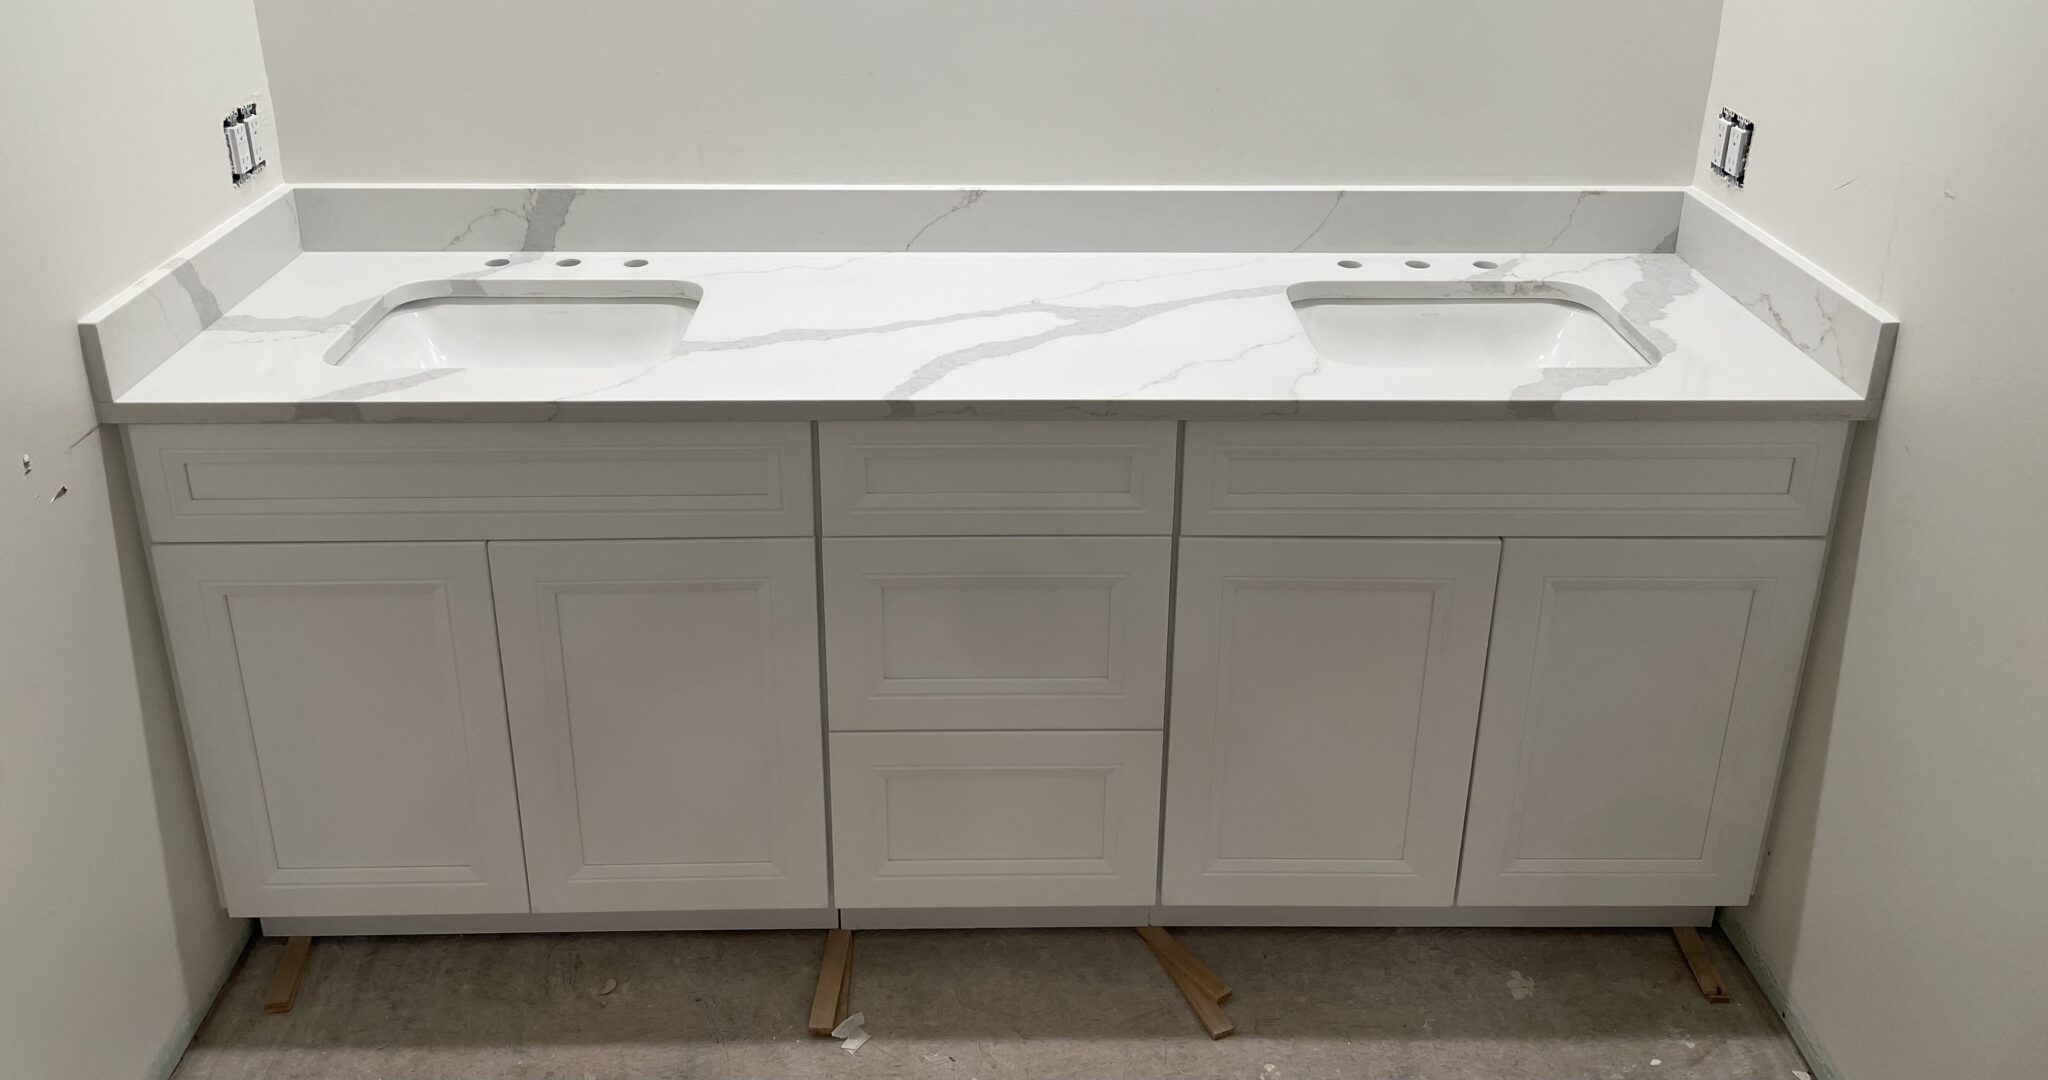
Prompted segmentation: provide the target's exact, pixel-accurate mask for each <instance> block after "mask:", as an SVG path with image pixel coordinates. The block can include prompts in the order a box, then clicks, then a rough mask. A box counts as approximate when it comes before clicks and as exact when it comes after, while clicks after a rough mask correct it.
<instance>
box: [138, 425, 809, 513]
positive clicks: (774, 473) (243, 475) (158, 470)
mask: <svg viewBox="0 0 2048 1080" xmlns="http://www.w3.org/2000/svg"><path fill="white" fill-rule="evenodd" d="M127 431H128V439H129V449H130V453H131V454H133V456H134V459H135V475H136V483H137V487H138V489H139V491H140V493H141V496H142V504H143V508H144V512H145V516H146V517H147V520H148V523H149V532H150V536H151V538H152V539H154V540H157V541H159V542H180V541H215V540H487V539H536V540H547V539H603V538H609V537H687V536H808V535H810V533H811V477H810V432H809V427H808V425H806V424H802V423H754V424H346V425H328V426H310V425H295V424H158V425H140V426H135V427H131V428H128V429H127Z"/></svg>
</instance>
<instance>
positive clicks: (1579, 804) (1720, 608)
mask: <svg viewBox="0 0 2048 1080" xmlns="http://www.w3.org/2000/svg"><path fill="white" fill-rule="evenodd" d="M1821 554H1822V541H1819V540H1510V541H1508V542H1507V550H1506V553H1505V555H1504V556H1503V558H1502V562H1501V580H1500V598H1499V601H1498V603H1497V606H1496V611H1495V616H1494V628H1493V651H1492V656H1491V659H1490V660H1489V662H1488V668H1487V676H1486V705H1485V709H1484V711H1483V712H1482V714H1481V717H1480V722H1479V748H1478V757H1477V760H1476V762H1475V765H1474V768H1473V774H1472V807H1471V811H1470V818H1469V821H1468V823H1467V827H1466V833H1465V858H1464V866H1463V869H1462V871H1461V874H1460V878H1459V885H1458V903H1459V904H1460V905H1499V904H1510V905H1518V904H1530V905H1551V904H1559V905H1564V904H1594V905H1616V906H1631V905H1706V904H1742V903H1746V902H1748V899H1749V890H1750V884H1751V880H1752V878H1753V877H1754V875H1755V871H1756V862H1757V854H1758V851H1759V850H1760V845H1761V844H1762V842H1763V835H1764V826H1765V821H1766V817H1767V815H1768V813H1769V810H1770V803H1771V790H1772V787H1773V784H1774V783H1775V781H1776V778H1777V770H1778V759H1779V754H1780V751H1781V750H1782V748H1783V745H1784V737H1785V728H1786V724H1787V722H1788V720H1789V718H1790V715H1791V709H1792V698H1793V693H1794V690H1795V688H1796V685H1797V681H1798V676H1799V668H1800V661H1801V657H1802V655H1803V653H1804V650H1805V642H1806V632H1807V626H1808V623H1809V621H1810V619H1811V617H1812V612H1813V597H1814V589H1815V586H1816V584H1817V582H1818V579H1819V575H1820V566H1821Z"/></svg>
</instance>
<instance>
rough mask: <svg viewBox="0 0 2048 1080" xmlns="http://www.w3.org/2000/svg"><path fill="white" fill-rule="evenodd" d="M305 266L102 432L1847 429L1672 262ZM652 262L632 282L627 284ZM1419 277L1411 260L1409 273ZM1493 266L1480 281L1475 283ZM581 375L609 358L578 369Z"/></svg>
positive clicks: (1836, 386)
mask: <svg viewBox="0 0 2048 1080" xmlns="http://www.w3.org/2000/svg"><path fill="white" fill-rule="evenodd" d="M492 257H493V253H488V252H471V251H459V252H309V253H305V254H301V255H298V256H297V257H296V258H294V259H292V260H291V261H290V262H289V263H288V264H287V265H285V266H284V268H283V269H282V270H281V271H279V272H278V273H277V274H276V275H275V276H273V277H272V278H270V279H269V280H268V281H266V282H264V283H263V284H262V285H260V286H258V287H256V288H255V289H254V290H253V291H252V292H250V293H249V294H248V295H247V297H246V298H245V299H243V300H242V301H241V302H240V303H238V304H235V305H234V306H233V307H232V308H231V309H229V310H227V311H225V312H223V313H222V314H221V317H220V318H218V319H216V320H213V321H212V322H211V324H210V325H208V326H206V328H205V329H203V330H201V331H200V332H199V333H198V335H197V336H196V337H195V338H193V339H192V340H191V341H189V342H188V343H186V344H185V345H184V346H183V347H182V348H180V349H178V351H177V352H176V353H174V354H173V355H171V357H170V358H169V359H168V360H166V361H165V362H163V363H162V364H161V365H159V366H157V367H156V368H155V370H153V371H150V372H149V373H148V374H147V375H145V376H143V377H142V378H141V379H140V380H139V381H137V382H136V383H135V384H134V385H133V386H132V387H129V388H128V389H126V390H125V391H124V392H121V393H120V394H119V395H118V396H117V397H116V398H115V399H114V400H113V401H112V402H111V403H109V404H105V405H102V407H101V408H102V413H101V415H102V418H103V419H105V420H108V421H111V422H120V423H141V422H225V421H295V420H296V421H358V420H362V421H397V420H618V419H845V418H869V417H898V416H905V417H908V416H953V417H959V416H999V417H1079V416H1110V417H1125V416H1128V417H1154V418H1156V417H1184V418H1252V417H1276V416H1279V417H1286V416H1299V417H1304V418H1311V419H1340V418H1360V419H1365V418H1389V419H1392V418H1415V419H1430V418H1441V419H1495V418H1528V419H1547V418H1565V419H1809V418H1830V417H1833V418H1858V417H1866V416H1870V415H1872V414H1873V413H1874V412H1875V403H1874V402H1871V401H1868V400H1866V399H1865V398H1864V397H1863V396H1862V395H1860V394H1859V393H1857V392H1856V391H1855V390H1853V389H1851V388H1850V387H1849V386H1847V385H1845V384H1844V383H1843V382H1842V381H1841V380H1840V379H1838V378H1837V377H1836V376H1834V375H1833V374H1831V373H1830V372H1829V371H1827V370H1826V369H1825V368H1823V367H1822V366H1820V365H1819V364H1817V363H1816V362H1815V361H1814V360H1813V359H1811V358H1809V357H1808V356H1807V355H1806V354H1805V353H1803V352H1801V351H1800V349H1798V348H1797V347H1795V346H1794V345H1792V344H1791V343H1789V342H1787V341H1786V340H1785V339H1784V338H1783V337H1781V336H1779V335H1778V334H1777V333H1775V332H1773V331H1772V330H1771V329H1770V328H1769V327H1767V326H1766V325H1765V324H1764V323H1763V322H1762V321H1761V320H1760V319H1759V318H1758V317H1757V316H1756V315H1755V314H1753V313H1752V312H1751V311H1749V310H1747V309H1745V308H1744V307H1743V306H1742V305H1741V304H1739V303H1738V302H1737V301H1736V300H1735V299H1733V298H1732V297H1730V296H1729V295H1728V294H1726V293H1724V292H1722V291H1721V290H1719V289H1717V288H1716V287H1715V286H1714V285H1712V284H1711V283H1709V282H1708V281H1706V280H1705V279H1704V278H1702V277H1701V276H1700V275H1699V274H1698V273H1696V272H1695V271H1694V270H1693V268H1692V267H1690V266H1689V265H1687V264H1686V262H1685V261H1684V260H1682V259H1681V258H1679V257H1678V256H1676V255H1668V254H1647V255H1559V254H1542V255H1526V256H1519V257H1517V256H1507V255H1498V254H1494V255H1472V254H1465V255H1419V256H1418V255H1414V254H1408V253H1403V254H1398V255H1358V256H1355V257H1353V258H1352V259H1351V260H1349V261H1355V262H1357V263H1359V264H1360V265H1358V266H1356V267H1345V266H1340V265H1339V264H1338V261H1337V258H1336V257H1335V256H1333V255H1331V254H1327V253H1318V254H1276V255H1256V254H1220V255H1202V254H989V253H922V252H892V253H880V254H851V253H832V254H816V255H805V254H762V253H747V254H683V253H673V254H663V253H645V252H637V253H620V254H608V253H596V252H579V253H578V255H577V257H578V258H579V259H580V262H579V263H578V264H577V265H574V266H567V267H565V266H560V265H557V263H558V261H560V257H559V256H558V255H556V254H554V253H535V252H526V253H508V254H506V255H503V256H499V258H502V259H505V260H509V262H508V263H507V264H506V265H503V266H500V267H490V266H487V265H485V263H486V260H487V259H489V258H492ZM629 258H632V259H644V260H645V263H646V264H645V265H643V266H637V267H629V266H627V265H626V261H627V260H628V259H629ZM1411 260H1413V261H1420V262H1427V263H1428V264H1429V265H1428V266H1427V267H1425V268H1417V267H1415V266H1413V265H1411ZM1480 260H1485V261H1489V262H1497V264H1498V265H1497V266H1496V267H1494V268H1482V267H1479V266H1477V265H1475V263H1476V262H1478V261H1480ZM561 282H576V283H578V284H577V285H576V286H575V288H576V289H577V290H578V291H580V292H586V293H587V292H591V291H595V292H597V293H599V294H603V293H605V292H606V291H607V290H614V289H616V290H617V291H618V292H619V293H621V294H632V293H647V292H655V293H659V292H662V291H664V290H674V291H676V292H682V293H684V294H686V295H697V294H698V292H699V291H701V300H700V303H699V307H698V309H697V311H696V313H695V317H694V320H693V321H692V322H691V323H690V326H689V329H688V333H687V335H686V336H685V338H684V340H683V342H682V344H681V345H680V347H678V348H676V349H675V350H674V351H673V352H672V353H671V354H670V355H668V356H666V357H664V358H662V359H660V360H659V361H657V362H653V363H639V364H635V365H631V366H602V365H600V366H578V367H546V368H540V367H525V368H504V367H490V368H484V367H478V368H436V369H429V370H424V371H410V372H394V371H391V370H383V371H378V370H371V369H363V368H356V367H349V366H337V365H336V364H334V363H331V362H330V360H332V359H334V358H336V357H338V356H339V355H340V354H341V353H342V352H344V351H345V350H346V348H347V346H348V345H349V343H350V342H352V341H353V340H355V338H356V337H358V336H360V335H361V334H362V333H364V332H366V331H367V330H368V328H369V327H370V326H371V325H373V324H374V323H375V321H376V320H377V319H378V318H380V317H382V315H383V314H384V313H385V312H386V311H387V310H388V309H389V308H390V307H391V306H392V305H393V304H395V303H397V302H399V301H401V300H404V299H413V298H419V297H422V296H437V295H462V296H488V295H522V294H523V295H545V294H548V293H549V291H550V290H557V291H559V289H560V285H559V284H558V283H561ZM1304 283H1336V286H1337V287H1339V288H1341V289H1353V288H1355V290H1356V292H1357V293H1358V294H1359V295H1370V296H1384V297H1475V296H1479V297H1484V296H1533V297H1554V298H1563V299H1570V300H1576V301H1578V302H1580V303H1584V304H1586V305H1587V306H1589V307H1592V308H1593V309H1594V310H1595V311H1596V312H1597V313H1600V314H1602V315H1603V316H1604V317H1606V318H1607V319H1608V321H1609V322H1610V323H1611V324H1613V325H1615V326H1616V328H1617V329H1618V330H1620V331H1621V332H1622V333H1623V335H1624V337H1625V338H1627V339H1628V340H1629V341H1631V342H1632V343H1633V344H1634V345H1635V346H1636V347H1637V349H1638V350H1639V351H1642V352H1643V353H1644V355H1645V356H1646V357H1647V358H1648V359H1650V360H1651V362H1650V363H1649V364H1648V365H1647V366H1642V367H1625V368H1624V367H1617V368H1598V367H1563V368H1548V369H1537V368H1533V367H1524V368H1519V369H1517V368H1513V367H1505V366H1503V367H1490V366H1489V367H1475V366H1446V365H1436V364H1431V363H1428V362H1426V360H1419V361H1418V362H1416V363H1412V364H1402V365H1399V366H1366V365H1356V364H1347V363H1343V362H1341V361H1337V360H1333V359H1330V358H1328V357H1324V356H1322V355H1319V354H1318V353H1317V351H1316V350H1315V349H1314V348H1313V347H1312V346H1311V344H1310V341H1309V338H1308V336H1307V334H1306V332H1305V331H1304V329H1303V327H1302V324H1301V322H1300V320H1299V319H1298V318H1297V317H1296V314H1295V312H1294V310H1293V308H1292V306H1291V300H1290V295H1289V290H1290V288H1293V287H1296V286H1300V285H1303V284H1304ZM579 359H580V360H582V361H585V362H586V363H590V362H596V361H601V360H602V358H601V357H580V358H579Z"/></svg>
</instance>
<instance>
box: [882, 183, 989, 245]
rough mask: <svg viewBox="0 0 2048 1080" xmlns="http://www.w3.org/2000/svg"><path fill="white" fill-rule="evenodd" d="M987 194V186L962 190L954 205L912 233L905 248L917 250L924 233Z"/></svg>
mask: <svg viewBox="0 0 2048 1080" xmlns="http://www.w3.org/2000/svg"><path fill="white" fill-rule="evenodd" d="M986 194H988V191H987V189H985V188H969V189H967V190H966V191H964V192H962V193H961V194H960V200H959V201H958V202H956V203H954V204H953V205H952V206H950V207H948V208H947V209H946V212H945V213H942V214H940V215H939V216H938V217H935V218H933V219H931V220H930V221H927V222H925V223H924V227H923V228H921V229H919V230H917V231H916V232H915V233H912V234H911V236H910V241H909V242H908V243H906V244H904V245H903V250H905V251H912V250H915V249H916V248H917V242H918V241H919V240H922V239H924V234H925V233H928V232H930V231H931V230H932V227H933V226H935V225H937V224H938V223H939V222H941V221H944V220H946V219H947V218H949V217H952V216H953V215H954V214H957V213H959V212H961V211H962V210H965V209H967V208H968V207H970V206H973V205H974V204H975V203H978V202H980V201H981V197H982V196H983V195H986Z"/></svg>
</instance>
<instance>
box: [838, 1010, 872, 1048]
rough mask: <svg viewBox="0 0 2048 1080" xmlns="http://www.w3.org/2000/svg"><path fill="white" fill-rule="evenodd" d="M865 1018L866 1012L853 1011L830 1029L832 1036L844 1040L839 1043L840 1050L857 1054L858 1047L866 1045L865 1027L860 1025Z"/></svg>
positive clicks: (866, 1016) (864, 1021) (866, 1034)
mask: <svg viewBox="0 0 2048 1080" xmlns="http://www.w3.org/2000/svg"><path fill="white" fill-rule="evenodd" d="M867 1018H868V1014H866V1013H854V1014H853V1015H852V1016H849V1017H847V1018H846V1019H844V1020H841V1021H840V1022H839V1026H838V1027H836V1028H833V1029H832V1037H833V1038H835V1039H844V1040H845V1041H844V1042H842V1043H840V1044H839V1048H840V1049H841V1050H844V1051H846V1052H847V1053H849V1054H858V1053H860V1048H861V1047H863V1046H865V1045H867V1041H868V1033H867V1029H866V1028H863V1027H861V1025H862V1024H864V1023H866V1022H867Z"/></svg>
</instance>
